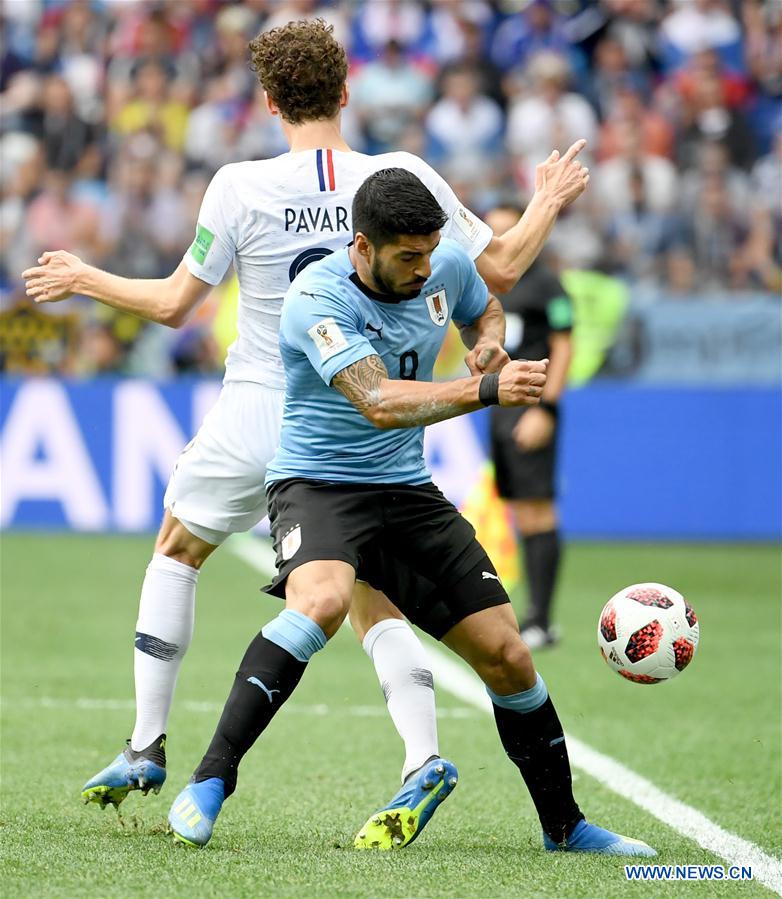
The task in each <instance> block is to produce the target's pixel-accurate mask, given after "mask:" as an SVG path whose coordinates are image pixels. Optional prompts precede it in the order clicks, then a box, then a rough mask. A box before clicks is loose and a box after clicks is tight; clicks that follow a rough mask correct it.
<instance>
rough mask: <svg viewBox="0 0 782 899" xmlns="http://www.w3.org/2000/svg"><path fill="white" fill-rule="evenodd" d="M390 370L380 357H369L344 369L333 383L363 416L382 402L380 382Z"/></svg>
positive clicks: (335, 376)
mask: <svg viewBox="0 0 782 899" xmlns="http://www.w3.org/2000/svg"><path fill="white" fill-rule="evenodd" d="M387 377H388V370H387V369H386V367H385V365H383V360H382V359H381V358H380V356H367V357H366V358H365V359H360V360H359V361H358V362H354V363H353V365H349V366H348V367H347V368H343V369H342V371H340V372H338V373H337V374H336V375H334V380H333V381H332V382H331V386H332V387H336V388H337V390H339V392H340V393H341V394H343V395H344V396H345V397H346V398H347V399H349V400H350V402H351V403H353V405H354V406H355V407H356V409H358V411H359V412H361V414H362V415H363V414H364V413H366V412H367V411H368V410H369V409H371V408H373V407H374V406H377V404H378V403H379V402H380V382H381V381H382V380H383V379H384V378H387Z"/></svg>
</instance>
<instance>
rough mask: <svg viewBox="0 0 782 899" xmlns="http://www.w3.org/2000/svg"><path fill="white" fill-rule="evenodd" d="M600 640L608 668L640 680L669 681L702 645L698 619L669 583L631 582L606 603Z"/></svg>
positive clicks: (601, 620) (600, 623)
mask: <svg viewBox="0 0 782 899" xmlns="http://www.w3.org/2000/svg"><path fill="white" fill-rule="evenodd" d="M597 644H598V646H599V647H600V652H601V654H602V656H603V658H604V659H605V660H606V663H607V665H608V667H609V668H613V669H614V671H616V673H617V674H620V675H621V676H622V677H624V678H626V679H627V680H629V681H633V683H636V684H659V683H662V682H663V681H666V680H670V679H671V678H672V677H676V675H677V674H678V673H679V672H680V671H684V669H685V668H686V667H687V666H688V665H689V664H690V662H691V661H692V657H693V656H694V655H695V650H696V649H697V647H698V619H697V617H696V616H695V612H694V611H693V610H692V607H691V606H690V604H689V603H688V602H687V601H686V600H685V599H684V597H683V596H682V595H681V593H677V592H676V590H672V589H671V588H670V587H666V586H665V584H633V585H632V586H630V587H625V589H624V590H620V591H619V592H618V593H617V594H616V595H615V596H612V597H611V599H609V600H608V602H607V603H606V604H605V606H604V607H603V611H602V612H601V613H600V621H599V622H598V624H597Z"/></svg>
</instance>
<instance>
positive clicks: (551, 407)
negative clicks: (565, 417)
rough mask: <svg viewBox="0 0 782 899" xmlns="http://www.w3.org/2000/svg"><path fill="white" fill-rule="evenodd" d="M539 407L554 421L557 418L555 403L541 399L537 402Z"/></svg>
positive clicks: (557, 410) (557, 412) (557, 411)
mask: <svg viewBox="0 0 782 899" xmlns="http://www.w3.org/2000/svg"><path fill="white" fill-rule="evenodd" d="M538 406H540V408H541V409H545V410H546V412H548V414H549V415H550V416H551V417H552V418H553V419H554V421H556V420H557V419H558V418H559V407H558V406H557V404H556V403H550V402H549V401H548V400H541V401H540V402H539V403H538Z"/></svg>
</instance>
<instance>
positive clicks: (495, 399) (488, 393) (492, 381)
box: [478, 372, 500, 406]
mask: <svg viewBox="0 0 782 899" xmlns="http://www.w3.org/2000/svg"><path fill="white" fill-rule="evenodd" d="M478 399H479V400H480V401H481V403H483V405H484V406H499V404H500V374H499V372H494V373H493V374H490V375H484V376H483V377H482V378H481V383H480V384H479V385H478Z"/></svg>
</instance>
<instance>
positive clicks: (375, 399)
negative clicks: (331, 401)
mask: <svg viewBox="0 0 782 899" xmlns="http://www.w3.org/2000/svg"><path fill="white" fill-rule="evenodd" d="M478 381H479V379H478V378H462V379H460V380H458V381H449V382H447V383H442V384H432V383H431V382H420V381H406V380H392V379H391V378H389V377H388V371H387V370H386V367H385V365H384V364H383V361H382V360H381V358H380V357H379V356H367V358H366V359H361V360H360V361H359V362H354V363H353V365H349V366H348V367H347V368H343V369H342V371H341V372H338V373H337V374H336V375H335V376H334V378H333V380H332V382H331V386H332V387H334V388H336V389H337V390H339V392H340V393H341V394H343V396H345V397H346V398H347V399H348V400H350V402H351V403H352V404H353V405H354V406H355V407H356V409H357V410H358V411H359V412H360V413H361V414H362V415H364V416H365V417H366V418H367V419H369V421H371V422H372V424H373V425H375V427H377V428H416V427H419V426H421V425H429V424H433V423H434V422H436V421H443V420H444V419H446V418H453V417H454V416H455V415H461V414H463V413H464V412H470V411H472V410H473V409H478V408H479V407H480V405H481V404H480V402H479V401H478Z"/></svg>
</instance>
